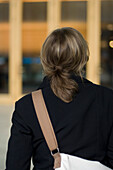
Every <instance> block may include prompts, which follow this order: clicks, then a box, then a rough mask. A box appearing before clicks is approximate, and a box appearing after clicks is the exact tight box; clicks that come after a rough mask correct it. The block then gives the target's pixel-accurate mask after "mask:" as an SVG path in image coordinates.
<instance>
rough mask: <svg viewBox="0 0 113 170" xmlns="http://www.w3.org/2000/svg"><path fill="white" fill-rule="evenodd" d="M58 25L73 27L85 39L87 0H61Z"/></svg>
mask: <svg viewBox="0 0 113 170" xmlns="http://www.w3.org/2000/svg"><path fill="white" fill-rule="evenodd" d="M60 26H61V27H73V28H75V29H77V30H78V31H79V32H81V34H82V35H83V36H84V38H85V39H87V1H76V0H75V1H74V0H73V1H70V0H61V20H60ZM84 71H86V66H85V68H84ZM84 77H86V74H85V72H84Z"/></svg>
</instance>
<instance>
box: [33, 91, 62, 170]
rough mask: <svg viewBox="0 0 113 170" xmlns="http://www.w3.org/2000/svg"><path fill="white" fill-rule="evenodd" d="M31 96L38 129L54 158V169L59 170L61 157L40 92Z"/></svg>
mask: <svg viewBox="0 0 113 170" xmlns="http://www.w3.org/2000/svg"><path fill="white" fill-rule="evenodd" d="M31 94H32V100H33V103H34V108H35V111H36V114H37V118H38V121H39V124H40V127H41V129H42V132H43V135H44V137H45V140H46V142H47V145H48V147H49V149H50V151H51V154H52V156H53V157H54V168H59V167H60V166H61V156H60V153H59V148H58V143H57V139H56V136H55V133H54V129H53V126H52V123H51V120H50V118H49V114H48V111H47V108H46V104H45V101H44V99H43V94H42V91H41V89H40V90H37V91H33V92H32V93H31Z"/></svg>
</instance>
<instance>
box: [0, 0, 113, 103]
mask: <svg viewBox="0 0 113 170" xmlns="http://www.w3.org/2000/svg"><path fill="white" fill-rule="evenodd" d="M66 26H69V27H74V28H75V29H77V30H79V31H80V32H81V33H82V35H83V36H84V38H85V39H86V40H87V42H88V45H89V49H90V57H89V61H88V63H87V65H86V68H85V70H86V74H85V75H84V76H85V77H86V78H88V79H89V80H91V81H93V82H94V83H97V84H101V85H104V86H106V87H109V88H113V0H0V104H1V103H6V104H7V103H14V102H15V100H17V99H19V98H20V97H21V96H23V95H25V94H26V93H28V92H31V91H32V90H35V89H36V88H38V86H39V84H40V83H41V81H42V79H43V76H44V75H43V69H42V66H41V63H40V49H41V46H42V44H43V42H44V40H45V38H46V37H47V35H48V34H49V33H50V32H51V31H52V30H54V29H56V28H59V27H66Z"/></svg>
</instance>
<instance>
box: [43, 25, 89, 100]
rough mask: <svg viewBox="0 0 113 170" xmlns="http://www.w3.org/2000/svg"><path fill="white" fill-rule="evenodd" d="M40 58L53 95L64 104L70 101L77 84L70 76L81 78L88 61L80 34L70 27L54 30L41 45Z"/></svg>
mask: <svg viewBox="0 0 113 170" xmlns="http://www.w3.org/2000/svg"><path fill="white" fill-rule="evenodd" d="M40 57H41V63H42V66H43V69H44V74H45V75H47V77H48V78H49V79H50V85H51V88H52V90H53V92H54V94H55V95H56V96H57V97H59V98H60V99H62V100H63V101H65V102H70V101H72V99H73V97H74V96H75V95H76V93H77V92H78V84H77V82H76V81H75V80H73V79H71V78H70V75H71V74H72V73H73V74H75V75H79V76H80V77H81V78H82V73H83V72H84V70H83V68H84V66H85V64H86V63H87V61H88V60H89V49H88V45H87V42H86V41H85V39H84V38H83V36H82V35H81V33H80V32H79V31H77V30H76V29H74V28H71V27H63V28H59V29H56V30H54V31H53V32H52V33H51V34H50V35H48V37H47V38H46V40H45V42H44V43H43V46H42V49H41V53H40ZM82 80H83V79H82Z"/></svg>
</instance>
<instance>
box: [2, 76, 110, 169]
mask: <svg viewBox="0 0 113 170" xmlns="http://www.w3.org/2000/svg"><path fill="white" fill-rule="evenodd" d="M72 78H73V79H74V80H75V81H76V82H77V83H78V85H79V93H78V94H77V96H76V97H74V99H73V101H71V102H69V103H65V102H64V101H62V100H61V99H60V98H58V97H57V96H56V95H55V94H54V93H53V91H52V89H51V87H50V81H49V79H48V78H47V77H46V76H45V77H44V79H43V82H42V83H41V85H40V87H39V88H38V89H42V94H43V97H44V100H45V103H46V106H47V110H48V112H49V115H50V119H51V121H52V124H53V128H54V130H55V133H56V138H57V141H58V145H59V150H60V152H61V153H67V154H70V155H75V156H78V157H81V158H85V159H88V160H96V161H99V162H101V163H103V164H105V165H106V166H108V167H110V168H113V90H112V89H110V88H107V87H104V86H102V85H97V84H95V83H92V82H91V81H89V80H88V79H85V78H84V83H83V82H82V80H81V78H80V77H79V76H73V77H72ZM37 102H38V101H37ZM31 157H32V160H33V164H34V168H33V170H53V164H54V159H53V157H52V155H51V153H50V151H49V149H48V146H47V144H46V141H45V139H44V136H43V133H42V131H41V128H40V125H39V122H38V119H37V116H36V113H35V109H34V105H33V101H32V96H31V93H29V94H27V95H25V96H24V97H22V98H20V99H19V100H18V101H16V102H15V110H14V112H13V115H12V127H11V136H10V138H9V142H8V151H7V157H6V169H5V170H29V169H30V163H31Z"/></svg>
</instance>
